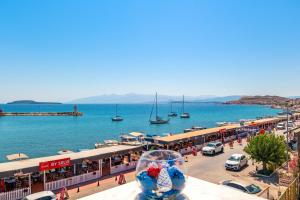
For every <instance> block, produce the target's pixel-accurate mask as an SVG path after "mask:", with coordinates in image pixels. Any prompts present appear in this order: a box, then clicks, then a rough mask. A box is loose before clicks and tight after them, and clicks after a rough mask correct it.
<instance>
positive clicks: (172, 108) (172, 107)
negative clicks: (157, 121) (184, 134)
mask: <svg viewBox="0 0 300 200" xmlns="http://www.w3.org/2000/svg"><path fill="white" fill-rule="evenodd" d="M172 112H173V103H172V101H171V113H172Z"/></svg>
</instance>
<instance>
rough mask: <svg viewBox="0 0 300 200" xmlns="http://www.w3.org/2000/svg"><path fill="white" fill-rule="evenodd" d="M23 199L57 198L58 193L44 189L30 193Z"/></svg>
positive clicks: (54, 199) (53, 199) (47, 199)
mask: <svg viewBox="0 0 300 200" xmlns="http://www.w3.org/2000/svg"><path fill="white" fill-rule="evenodd" d="M22 200H56V195H55V194H54V193H53V192H51V191H43V192H38V193H34V194H31V195H28V196H26V197H24V198H23V199H22Z"/></svg>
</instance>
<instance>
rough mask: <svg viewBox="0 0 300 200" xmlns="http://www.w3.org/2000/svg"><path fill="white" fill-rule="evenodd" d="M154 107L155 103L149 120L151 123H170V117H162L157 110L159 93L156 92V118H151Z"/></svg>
mask: <svg viewBox="0 0 300 200" xmlns="http://www.w3.org/2000/svg"><path fill="white" fill-rule="evenodd" d="M153 109H154V103H153V106H152V110H151V114H150V119H149V122H150V124H167V123H169V119H167V120H164V119H162V118H161V117H159V116H158V110H157V93H156V94H155V119H151V118H152V114H153Z"/></svg>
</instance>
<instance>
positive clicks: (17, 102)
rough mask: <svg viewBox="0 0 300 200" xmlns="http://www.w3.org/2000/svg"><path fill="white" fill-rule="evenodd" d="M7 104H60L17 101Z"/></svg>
mask: <svg viewBox="0 0 300 200" xmlns="http://www.w3.org/2000/svg"><path fill="white" fill-rule="evenodd" d="M7 104H62V103H59V102H38V101H33V100H19V101H12V102H8V103H7Z"/></svg>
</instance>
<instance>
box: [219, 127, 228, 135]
mask: <svg viewBox="0 0 300 200" xmlns="http://www.w3.org/2000/svg"><path fill="white" fill-rule="evenodd" d="M226 131H227V130H226V128H223V129H220V130H219V133H220V134H224V133H226Z"/></svg>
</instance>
